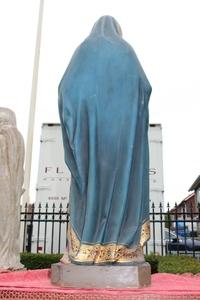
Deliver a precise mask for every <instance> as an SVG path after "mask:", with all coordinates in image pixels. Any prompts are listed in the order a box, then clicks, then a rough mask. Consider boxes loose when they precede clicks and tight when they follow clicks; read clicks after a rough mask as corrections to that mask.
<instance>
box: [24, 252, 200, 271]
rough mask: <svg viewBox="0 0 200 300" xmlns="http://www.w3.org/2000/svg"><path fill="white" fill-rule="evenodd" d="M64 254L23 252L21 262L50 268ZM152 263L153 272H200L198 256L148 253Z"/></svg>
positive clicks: (29, 267)
mask: <svg viewBox="0 0 200 300" xmlns="http://www.w3.org/2000/svg"><path fill="white" fill-rule="evenodd" d="M61 257H62V254H40V253H38V254H37V253H21V262H22V264H24V266H25V267H26V268H27V269H28V270H35V269H49V268H51V264H53V263H57V262H59V261H60V259H61ZM145 259H146V261H147V262H148V263H149V264H150V265H151V273H152V274H154V273H157V272H159V273H173V274H183V273H193V274H196V273H200V263H199V261H198V260H197V259H196V258H193V257H191V256H186V255H179V256H177V255H170V256H160V255H154V254H150V255H146V256H145Z"/></svg>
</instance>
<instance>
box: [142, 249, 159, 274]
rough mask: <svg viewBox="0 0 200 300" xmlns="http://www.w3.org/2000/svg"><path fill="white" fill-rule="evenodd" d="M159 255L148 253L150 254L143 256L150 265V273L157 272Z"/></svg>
mask: <svg viewBox="0 0 200 300" xmlns="http://www.w3.org/2000/svg"><path fill="white" fill-rule="evenodd" d="M159 257H160V256H158V255H154V254H150V255H146V256H145V259H146V262H148V263H149V264H150V266H151V274H154V273H157V272H158V262H159Z"/></svg>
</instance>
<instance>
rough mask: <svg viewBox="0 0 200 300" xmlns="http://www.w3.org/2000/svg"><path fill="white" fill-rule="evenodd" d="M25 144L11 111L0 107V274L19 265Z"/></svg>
mask: <svg viewBox="0 0 200 300" xmlns="http://www.w3.org/2000/svg"><path fill="white" fill-rule="evenodd" d="M23 163H24V141H23V137H22V135H21V134H20V132H19V131H18V129H17V127H16V118H15V114H14V112H13V111H11V110H10V109H8V108H1V107H0V272H3V271H6V270H18V269H22V268H23V267H24V266H23V265H22V264H21V263H20V239H19V235H20V198H21V195H22V185H23V180H24V170H23Z"/></svg>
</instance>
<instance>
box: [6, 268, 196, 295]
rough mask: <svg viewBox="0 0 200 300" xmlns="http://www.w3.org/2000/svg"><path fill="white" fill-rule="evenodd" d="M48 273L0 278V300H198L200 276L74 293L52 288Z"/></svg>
mask: <svg viewBox="0 0 200 300" xmlns="http://www.w3.org/2000/svg"><path fill="white" fill-rule="evenodd" d="M49 275H50V270H36V271H24V272H14V273H4V274H0V299H10V300H11V299H15V300H16V299H34V300H35V299H39V300H43V299H45V300H46V299H47V300H48V299H49V300H50V299H54V300H55V299H56V300H57V299H58V300H60V299H61V300H75V299H83V300H92V299H95V300H112V299H123V300H136V299H137V300H154V299H155V300H157V299H162V300H166V299H169V300H170V299H173V300H174V299H195V300H196V299H200V276H197V275H196V276H193V275H172V274H154V275H152V285H151V287H148V288H142V289H128V290H127V289H126V290H125V289H115V290H114V289H73V288H59V287H56V286H53V285H52V284H51V283H50V279H49Z"/></svg>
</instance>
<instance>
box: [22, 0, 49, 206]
mask: <svg viewBox="0 0 200 300" xmlns="http://www.w3.org/2000/svg"><path fill="white" fill-rule="evenodd" d="M43 11H44V0H40V7H39V16H38V25H37V36H36V44H35V57H34V65H33V77H32V88H31V101H30V110H29V122H28V133H27V141H26V155H25V172H24V189H25V192H24V194H23V197H22V205H23V206H24V204H25V203H27V204H28V203H30V193H29V189H30V178H31V163H32V150H33V134H34V124H35V107H36V98H37V85H38V71H39V60H40V45H41V34H42V20H43Z"/></svg>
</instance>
